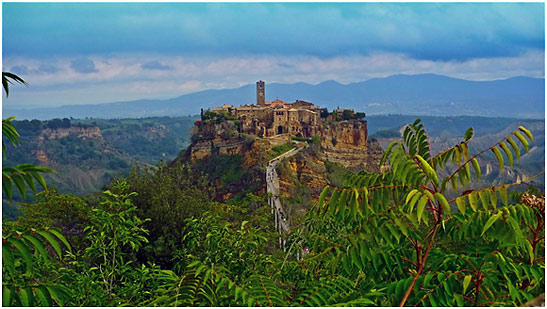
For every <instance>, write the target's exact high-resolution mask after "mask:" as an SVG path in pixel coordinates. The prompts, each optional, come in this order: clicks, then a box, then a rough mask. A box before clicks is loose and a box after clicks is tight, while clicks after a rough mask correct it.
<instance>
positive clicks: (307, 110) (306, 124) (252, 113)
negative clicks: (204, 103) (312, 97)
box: [211, 81, 323, 137]
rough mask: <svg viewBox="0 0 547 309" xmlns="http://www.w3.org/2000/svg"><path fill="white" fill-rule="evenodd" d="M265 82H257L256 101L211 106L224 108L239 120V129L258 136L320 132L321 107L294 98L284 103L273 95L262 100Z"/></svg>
mask: <svg viewBox="0 0 547 309" xmlns="http://www.w3.org/2000/svg"><path fill="white" fill-rule="evenodd" d="M265 91H266V85H265V83H264V82H263V81H258V82H257V83H256V104H251V105H242V106H235V107H234V106H232V105H227V104H224V105H222V106H220V107H215V108H213V109H211V111H212V112H224V113H226V114H227V115H228V116H230V117H233V118H234V119H236V120H238V121H239V130H240V131H241V132H244V133H248V134H253V135H256V136H259V137H270V136H274V135H279V134H288V135H291V136H295V137H312V136H314V135H315V134H317V133H318V132H319V129H320V125H321V120H320V118H321V110H323V109H322V108H320V107H318V106H315V105H314V104H313V103H310V102H306V101H301V100H297V101H295V102H293V103H287V102H284V101H282V100H279V99H276V100H274V101H266V100H265Z"/></svg>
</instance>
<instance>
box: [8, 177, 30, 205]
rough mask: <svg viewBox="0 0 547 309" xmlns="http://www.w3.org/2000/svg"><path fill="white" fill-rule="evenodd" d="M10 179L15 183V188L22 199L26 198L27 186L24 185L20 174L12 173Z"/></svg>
mask: <svg viewBox="0 0 547 309" xmlns="http://www.w3.org/2000/svg"><path fill="white" fill-rule="evenodd" d="M11 179H12V180H13V182H14V183H15V186H17V189H18V190H19V192H20V193H21V196H22V197H23V199H24V200H26V199H27V187H26V186H25V180H24V179H23V177H22V176H21V175H12V176H11Z"/></svg>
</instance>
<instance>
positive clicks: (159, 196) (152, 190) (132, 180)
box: [126, 163, 214, 268]
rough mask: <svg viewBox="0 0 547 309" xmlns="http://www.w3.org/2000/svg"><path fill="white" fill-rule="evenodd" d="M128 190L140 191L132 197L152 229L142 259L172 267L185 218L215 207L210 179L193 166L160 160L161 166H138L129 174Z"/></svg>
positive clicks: (140, 214) (140, 215)
mask: <svg viewBox="0 0 547 309" xmlns="http://www.w3.org/2000/svg"><path fill="white" fill-rule="evenodd" d="M127 183H128V189H127V191H126V193H127V192H137V193H138V195H135V196H131V200H132V201H133V203H134V204H135V205H136V206H137V209H138V216H139V217H140V218H147V219H150V220H149V221H148V222H146V223H145V227H146V229H148V230H149V231H150V239H149V240H150V244H149V245H146V246H145V247H144V252H146V254H141V256H140V257H141V260H143V261H144V260H148V261H155V263H158V264H159V265H162V267H167V268H170V267H172V266H173V263H174V261H173V260H172V258H173V252H174V251H175V250H176V249H178V248H179V247H180V246H182V245H183V244H182V236H183V235H182V230H183V228H184V226H185V220H186V219H188V218H191V217H199V216H200V215H201V214H202V213H204V212H205V211H207V210H210V209H211V207H212V202H211V200H212V198H213V196H214V188H212V186H211V184H210V183H209V181H208V179H207V178H206V177H205V176H203V175H200V174H199V173H196V172H194V171H193V170H191V169H190V167H189V166H187V165H184V164H179V163H177V164H175V165H173V166H167V165H165V164H161V163H160V164H159V165H158V167H157V168H147V167H134V168H133V169H132V170H131V172H130V174H129V176H128V177H127Z"/></svg>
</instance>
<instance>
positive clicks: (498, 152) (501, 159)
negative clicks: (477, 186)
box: [492, 147, 504, 174]
mask: <svg viewBox="0 0 547 309" xmlns="http://www.w3.org/2000/svg"><path fill="white" fill-rule="evenodd" d="M492 152H494V154H495V155H496V159H498V164H499V166H500V174H501V172H503V165H504V163H503V157H502V156H501V152H500V151H499V149H498V148H496V147H494V148H492Z"/></svg>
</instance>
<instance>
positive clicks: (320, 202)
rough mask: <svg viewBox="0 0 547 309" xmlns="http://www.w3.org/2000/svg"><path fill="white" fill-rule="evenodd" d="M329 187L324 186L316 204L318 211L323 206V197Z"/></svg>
mask: <svg viewBox="0 0 547 309" xmlns="http://www.w3.org/2000/svg"><path fill="white" fill-rule="evenodd" d="M329 188H330V187H329V186H326V187H325V189H323V191H322V192H321V195H319V202H318V203H317V204H318V205H319V209H321V207H322V206H323V202H324V201H325V197H326V196H327V194H328V193H329Z"/></svg>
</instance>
